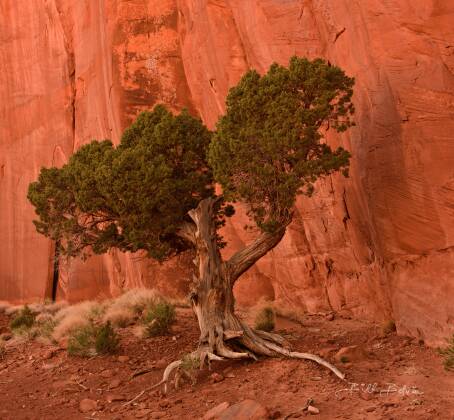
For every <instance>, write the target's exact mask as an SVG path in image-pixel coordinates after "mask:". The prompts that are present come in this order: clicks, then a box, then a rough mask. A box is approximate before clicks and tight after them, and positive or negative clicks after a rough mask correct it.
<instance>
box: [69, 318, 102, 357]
mask: <svg viewBox="0 0 454 420" xmlns="http://www.w3.org/2000/svg"><path fill="white" fill-rule="evenodd" d="M95 336H96V332H95V327H94V326H93V325H92V324H90V325H85V326H83V327H79V328H76V329H74V330H73V331H71V333H70V335H69V340H68V354H69V355H71V356H81V357H89V356H94V355H95V354H96V350H95Z"/></svg>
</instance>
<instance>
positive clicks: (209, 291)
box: [158, 198, 344, 385]
mask: <svg viewBox="0 0 454 420" xmlns="http://www.w3.org/2000/svg"><path fill="white" fill-rule="evenodd" d="M215 205H216V199H214V198H207V199H204V200H202V201H201V202H200V203H199V205H198V207H197V208H196V209H194V210H191V211H190V212H189V216H190V217H191V219H192V221H193V223H186V224H185V225H184V226H183V227H182V229H181V232H180V234H181V236H182V237H184V238H185V239H187V240H190V241H191V242H192V243H193V244H194V246H195V249H196V257H195V259H194V264H195V267H196V273H195V274H194V278H193V285H192V290H191V303H192V307H193V309H194V312H195V314H196V316H197V319H198V322H199V327H200V341H199V347H198V349H197V350H196V351H195V352H194V353H193V357H196V358H198V359H199V360H200V361H201V365H202V366H203V364H204V362H205V361H208V362H210V361H212V360H222V359H223V358H229V359H240V358H253V359H256V357H257V356H287V357H293V358H300V359H309V360H313V361H315V362H317V363H319V364H321V365H323V366H326V367H327V368H328V369H330V370H332V371H333V372H334V373H335V374H336V375H337V376H338V377H340V378H341V379H343V378H344V375H343V374H342V373H341V372H340V371H339V370H338V369H337V368H335V367H334V366H332V365H331V364H329V363H328V362H326V361H325V360H323V359H321V358H320V357H318V356H316V355H312V354H309V353H298V352H292V351H290V350H289V346H288V343H286V341H285V340H284V339H283V338H282V337H281V336H279V335H277V334H272V333H267V332H264V331H257V330H253V329H251V328H250V327H249V326H247V325H246V324H245V323H244V322H242V321H241V320H240V319H239V318H238V317H237V316H236V315H235V308H234V296H233V286H234V284H235V281H236V280H237V279H238V278H239V277H240V276H241V275H242V274H243V273H244V272H246V271H247V270H248V269H249V268H250V267H251V266H253V265H254V264H255V262H256V261H257V260H259V259H260V258H261V257H263V256H264V255H265V254H266V253H267V252H268V251H270V250H271V249H273V248H274V247H275V246H276V245H277V244H278V243H279V242H280V241H281V239H282V238H283V236H284V234H285V229H286V226H284V227H282V229H281V230H279V231H277V232H275V233H273V234H271V233H262V234H261V235H260V236H259V237H258V238H257V239H256V240H255V241H254V242H252V243H251V244H250V245H248V246H246V247H245V248H243V249H242V250H240V251H239V252H237V253H236V254H234V255H233V256H232V257H231V258H230V259H229V260H228V261H223V260H222V258H221V255H220V252H219V248H218V244H217V235H216V224H215V221H216V218H215V216H216V214H215V208H214V207H215ZM180 365H181V361H177V362H174V363H172V364H171V365H169V366H168V368H167V369H166V371H165V372H164V378H163V380H162V381H161V382H160V384H161V383H165V382H167V379H168V377H169V375H170V373H171V371H172V370H173V369H175V368H178V367H179V366H180ZM158 385H159V384H158Z"/></svg>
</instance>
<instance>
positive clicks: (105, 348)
mask: <svg viewBox="0 0 454 420" xmlns="http://www.w3.org/2000/svg"><path fill="white" fill-rule="evenodd" d="M119 344H120V339H119V338H118V335H117V333H116V332H115V330H114V329H113V328H112V325H111V323H110V321H107V322H106V323H105V324H103V325H101V326H100V327H99V328H97V331H96V338H95V350H96V353H97V354H113V353H116V352H117V350H118V347H119Z"/></svg>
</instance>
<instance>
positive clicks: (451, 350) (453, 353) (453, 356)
mask: <svg viewBox="0 0 454 420" xmlns="http://www.w3.org/2000/svg"><path fill="white" fill-rule="evenodd" d="M438 351H439V353H440V354H441V355H442V356H443V358H444V361H443V365H444V367H445V369H446V370H451V371H454V334H453V336H452V338H451V340H448V346H447V347H446V348H445V349H439V350H438Z"/></svg>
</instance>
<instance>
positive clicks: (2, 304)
mask: <svg viewBox="0 0 454 420" xmlns="http://www.w3.org/2000/svg"><path fill="white" fill-rule="evenodd" d="M11 306H12V305H11V303H9V302H6V301H3V300H1V301H0V313H1V312H5V311H6V310H7V309H9V308H11Z"/></svg>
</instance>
